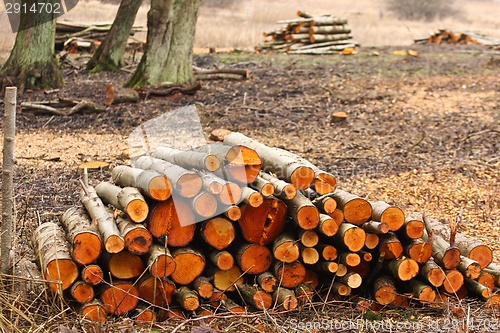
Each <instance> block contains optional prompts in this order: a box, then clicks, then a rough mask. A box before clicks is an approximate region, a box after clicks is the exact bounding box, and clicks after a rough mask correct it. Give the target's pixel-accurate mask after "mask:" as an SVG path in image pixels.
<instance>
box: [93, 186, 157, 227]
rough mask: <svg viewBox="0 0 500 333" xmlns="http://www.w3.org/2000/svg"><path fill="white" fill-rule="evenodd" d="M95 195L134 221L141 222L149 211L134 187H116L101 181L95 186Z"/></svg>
mask: <svg viewBox="0 0 500 333" xmlns="http://www.w3.org/2000/svg"><path fill="white" fill-rule="evenodd" d="M95 190H96V193H97V195H98V196H99V197H100V198H101V199H102V201H103V202H104V203H109V204H111V205H113V206H114V207H115V208H117V209H119V210H121V211H122V212H124V213H126V214H127V215H128V216H129V217H130V219H131V220H132V221H134V222H138V223H139V222H143V221H144V220H145V219H146V218H147V217H148V213H149V207H148V204H147V203H146V200H144V197H143V196H142V195H141V193H140V192H139V190H138V189H136V188H135V187H124V188H121V187H118V186H115V185H113V184H111V183H108V182H101V183H100V184H99V185H97V186H96V187H95Z"/></svg>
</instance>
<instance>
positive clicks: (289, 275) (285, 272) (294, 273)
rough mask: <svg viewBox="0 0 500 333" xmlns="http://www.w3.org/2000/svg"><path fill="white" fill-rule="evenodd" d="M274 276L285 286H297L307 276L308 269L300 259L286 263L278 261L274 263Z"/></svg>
mask: <svg viewBox="0 0 500 333" xmlns="http://www.w3.org/2000/svg"><path fill="white" fill-rule="evenodd" d="M273 272H274V276H276V278H277V279H278V280H279V281H280V285H281V286H283V287H285V288H295V287H297V286H298V285H299V284H301V283H302V281H303V280H304V278H305V275H306V269H305V267H304V265H302V263H301V262H300V261H294V262H292V263H289V264H286V263H282V262H279V261H276V262H275V263H274V264H273Z"/></svg>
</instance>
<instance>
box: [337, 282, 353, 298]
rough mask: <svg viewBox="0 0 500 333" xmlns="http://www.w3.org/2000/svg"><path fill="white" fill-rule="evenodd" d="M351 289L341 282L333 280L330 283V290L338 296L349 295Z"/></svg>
mask: <svg viewBox="0 0 500 333" xmlns="http://www.w3.org/2000/svg"><path fill="white" fill-rule="evenodd" d="M351 291H352V289H351V287H349V286H348V285H346V284H344V283H342V282H335V283H334V284H333V285H332V292H333V293H334V294H337V295H339V296H349V295H351Z"/></svg>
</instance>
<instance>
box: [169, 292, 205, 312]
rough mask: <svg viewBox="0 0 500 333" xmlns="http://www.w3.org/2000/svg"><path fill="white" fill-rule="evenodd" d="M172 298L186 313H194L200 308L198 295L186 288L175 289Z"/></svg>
mask: <svg viewBox="0 0 500 333" xmlns="http://www.w3.org/2000/svg"><path fill="white" fill-rule="evenodd" d="M174 296H175V300H176V301H177V303H178V304H180V306H181V307H182V308H183V309H185V310H187V311H194V310H196V309H198V308H199V307H200V301H199V299H198V295H197V294H196V293H195V292H194V291H192V290H191V289H189V288H188V287H186V286H183V287H180V288H179V289H177V290H176V291H175V292H174Z"/></svg>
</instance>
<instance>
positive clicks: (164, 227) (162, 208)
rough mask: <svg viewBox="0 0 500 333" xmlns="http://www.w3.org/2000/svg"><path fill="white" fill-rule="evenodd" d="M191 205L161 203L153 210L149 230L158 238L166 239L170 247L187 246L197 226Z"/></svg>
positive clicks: (169, 200)
mask: <svg viewBox="0 0 500 333" xmlns="http://www.w3.org/2000/svg"><path fill="white" fill-rule="evenodd" d="M194 221H195V218H194V214H193V212H192V210H191V208H190V207H189V205H188V204H187V203H185V202H183V201H181V200H173V199H172V198H170V199H168V200H167V201H161V202H158V203H157V204H156V206H154V207H153V208H152V209H151V213H150V215H149V219H148V223H147V225H148V230H149V232H151V234H152V235H153V236H155V237H156V238H165V239H166V243H167V245H169V246H185V245H187V244H189V243H190V242H191V240H192V239H193V237H194V232H195V229H196V225H195V224H194Z"/></svg>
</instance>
